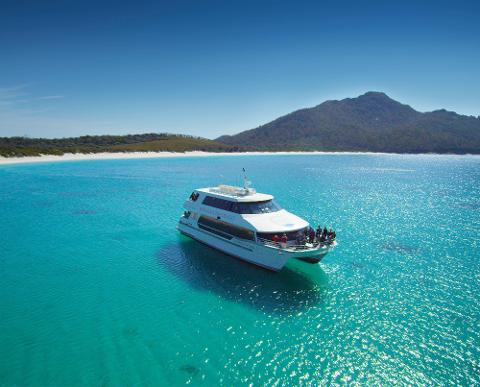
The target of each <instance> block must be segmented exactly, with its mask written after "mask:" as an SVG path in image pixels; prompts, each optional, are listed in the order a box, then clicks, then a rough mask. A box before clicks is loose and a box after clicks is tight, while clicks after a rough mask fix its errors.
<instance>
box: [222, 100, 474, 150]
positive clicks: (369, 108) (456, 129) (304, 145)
mask: <svg viewBox="0 0 480 387" xmlns="http://www.w3.org/2000/svg"><path fill="white" fill-rule="evenodd" d="M217 141H219V142H222V143H224V144H228V145H233V146H240V147H245V148H249V149H256V150H322V151H371V152H397V153H423V152H427V153H428V152H434V153H459V154H463V153H477V154H478V153H480V117H473V116H463V115H459V114H457V113H454V112H449V111H446V110H437V111H433V112H428V113H421V112H418V111H416V110H414V109H413V108H411V107H410V106H408V105H403V104H401V103H399V102H397V101H394V100H393V99H391V98H389V97H388V96H387V95H386V94H384V93H379V92H368V93H366V94H364V95H361V96H359V97H357V98H347V99H343V100H340V101H326V102H324V103H322V104H320V105H318V106H315V107H313V108H308V109H301V110H298V111H295V112H293V113H290V114H287V115H286V116H283V117H280V118H278V119H276V120H274V121H272V122H270V123H268V124H265V125H262V126H260V127H258V128H256V129H251V130H247V131H245V132H241V133H239V134H237V135H233V136H222V137H219V138H218V139H217Z"/></svg>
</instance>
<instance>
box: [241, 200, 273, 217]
mask: <svg viewBox="0 0 480 387" xmlns="http://www.w3.org/2000/svg"><path fill="white" fill-rule="evenodd" d="M281 209H282V208H281V207H280V206H279V205H278V204H277V203H275V202H274V201H273V200H268V201H265V202H253V203H248V202H247V203H241V202H237V203H233V204H232V211H233V212H236V213H238V214H266V213H269V212H277V211H280V210H281Z"/></svg>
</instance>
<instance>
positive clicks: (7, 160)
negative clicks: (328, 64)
mask: <svg viewBox="0 0 480 387" xmlns="http://www.w3.org/2000/svg"><path fill="white" fill-rule="evenodd" d="M270 155H271V156H295V155H370V156H376V155H379V156H380V155H391V156H457V157H464V156H473V157H480V155H474V154H464V155H460V154H443V153H383V152H324V151H311V152H301V151H292V152H288V151H285V152H203V151H188V152H112V153H109V152H102V153H65V154H63V155H60V156H58V155H40V156H25V157H3V156H0V165H11V164H29V163H50V162H62V161H82V160H127V159H156V158H178V157H211V156H270Z"/></svg>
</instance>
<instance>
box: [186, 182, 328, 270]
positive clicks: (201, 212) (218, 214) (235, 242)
mask: <svg viewBox="0 0 480 387" xmlns="http://www.w3.org/2000/svg"><path fill="white" fill-rule="evenodd" d="M245 180H246V179H245ZM246 183H247V181H246ZM184 209H185V212H184V213H183V215H182V216H181V218H180V220H179V222H178V226H177V228H178V230H179V231H180V232H181V233H182V234H184V235H187V236H189V237H191V238H193V239H195V240H197V241H199V242H202V243H204V244H206V245H208V246H211V247H213V248H215V249H218V250H220V251H222V252H224V253H226V254H229V255H231V256H234V257H236V258H240V259H243V260H245V261H247V262H250V263H253V264H255V265H259V266H262V267H264V268H267V269H270V270H274V271H278V270H280V269H282V268H283V266H285V264H286V263H287V261H288V260H289V259H292V258H296V259H300V260H303V261H306V262H309V263H318V262H320V260H321V259H322V258H323V257H324V256H325V255H326V254H327V253H328V252H329V251H331V250H332V248H334V247H335V245H336V241H335V240H334V237H333V238H332V237H331V235H329V237H326V238H321V239H320V241H317V240H315V241H312V243H308V242H305V240H302V239H301V237H302V235H304V233H305V232H306V231H307V230H309V229H310V225H309V224H308V222H306V221H305V220H303V219H302V218H300V217H298V216H296V215H294V214H292V213H290V212H288V211H286V210H284V209H281V208H280V206H279V205H278V204H276V203H275V201H274V200H273V196H272V195H267V194H263V193H258V192H256V191H255V189H253V188H250V187H249V186H248V184H245V186H244V187H243V188H242V187H234V186H228V185H219V186H218V187H210V188H199V189H196V190H194V191H193V192H192V194H191V195H190V197H189V199H188V200H187V201H186V202H185V204H184ZM279 239H280V240H279ZM282 239H283V240H282Z"/></svg>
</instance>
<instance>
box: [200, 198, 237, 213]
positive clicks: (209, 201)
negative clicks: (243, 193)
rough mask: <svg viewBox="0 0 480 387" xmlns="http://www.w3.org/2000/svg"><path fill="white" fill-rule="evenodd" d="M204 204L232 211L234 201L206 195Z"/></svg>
mask: <svg viewBox="0 0 480 387" xmlns="http://www.w3.org/2000/svg"><path fill="white" fill-rule="evenodd" d="M202 204H205V205H207V206H210V207H215V208H219V209H220V210H225V211H232V204H234V203H233V202H230V201H228V200H224V199H220V198H215V197H213V196H206V197H205V199H203V202H202Z"/></svg>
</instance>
